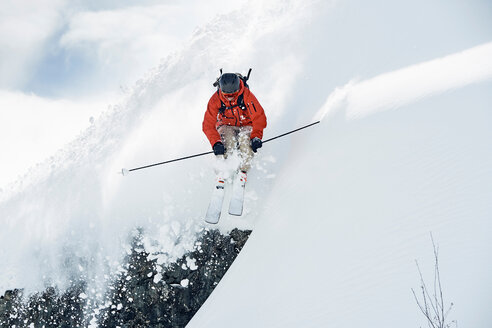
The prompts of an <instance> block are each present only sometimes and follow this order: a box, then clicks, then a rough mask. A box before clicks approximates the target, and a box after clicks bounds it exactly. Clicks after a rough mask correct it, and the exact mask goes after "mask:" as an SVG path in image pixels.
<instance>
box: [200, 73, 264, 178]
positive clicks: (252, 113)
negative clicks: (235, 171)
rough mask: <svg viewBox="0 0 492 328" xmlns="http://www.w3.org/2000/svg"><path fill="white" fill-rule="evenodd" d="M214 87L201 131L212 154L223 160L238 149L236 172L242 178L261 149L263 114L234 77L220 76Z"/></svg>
mask: <svg viewBox="0 0 492 328" xmlns="http://www.w3.org/2000/svg"><path fill="white" fill-rule="evenodd" d="M218 86H219V88H218V90H217V92H215V93H214V94H213V95H212V97H211V98H210V100H209V102H208V106H207V111H206V112H205V117H204V119H203V132H204V133H205V135H206V136H207V138H208V140H209V141H210V144H211V145H212V148H213V150H214V154H215V155H224V158H227V156H228V155H229V154H231V153H232V152H233V151H234V150H235V149H236V148H237V147H238V148H239V153H240V156H241V165H240V167H239V169H240V171H241V173H242V174H243V175H244V178H245V177H246V172H247V171H248V170H249V169H250V167H251V160H252V158H253V155H254V153H256V151H257V149H258V148H261V146H262V142H261V138H262V137H263V129H264V128H265V127H266V125H267V121H266V116H265V112H264V111H263V108H262V107H261V105H260V103H259V102H258V100H257V99H256V97H255V96H254V95H253V93H252V92H251V91H250V90H249V88H248V86H247V85H245V83H244V82H243V80H242V79H241V78H239V76H238V75H237V74H235V73H225V74H222V75H221V76H220V78H219V80H218Z"/></svg>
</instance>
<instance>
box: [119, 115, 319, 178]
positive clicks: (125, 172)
mask: <svg viewBox="0 0 492 328" xmlns="http://www.w3.org/2000/svg"><path fill="white" fill-rule="evenodd" d="M319 122H321V121H316V122H313V123H311V124H308V125H304V126H301V127H300V128H297V129H295V130H292V131H289V132H286V133H283V134H280V135H278V136H276V137H273V138H270V139H267V140H265V141H263V143H266V142H269V141H272V140H275V139H278V138H281V137H284V136H286V135H288V134H291V133H294V132H297V131H299V130H302V129H306V128H309V127H311V126H313V125H315V124H318V123H319ZM212 153H213V150H211V151H207V152H205V153H200V154H195V155H190V156H185V157H181V158H176V159H172V160H169V161H165V162H160V163H154V164H149V165H145V166H140V167H135V168H133V169H129V170H127V169H121V174H123V175H127V174H129V173H130V172H132V171H137V170H142V169H147V168H149V167H153V166H157V165H163V164H168V163H172V162H177V161H182V160H185V159H189V158H193V157H198V156H203V155H208V154H212Z"/></svg>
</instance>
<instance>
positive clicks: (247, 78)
mask: <svg viewBox="0 0 492 328" xmlns="http://www.w3.org/2000/svg"><path fill="white" fill-rule="evenodd" d="M251 70H252V68H250V69H249V71H248V75H246V81H248V80H249V75H250V74H251Z"/></svg>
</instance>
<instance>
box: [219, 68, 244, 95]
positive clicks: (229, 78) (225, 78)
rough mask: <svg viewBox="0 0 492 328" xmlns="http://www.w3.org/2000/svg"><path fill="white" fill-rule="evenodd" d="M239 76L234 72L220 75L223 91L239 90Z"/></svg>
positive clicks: (220, 84)
mask: <svg viewBox="0 0 492 328" xmlns="http://www.w3.org/2000/svg"><path fill="white" fill-rule="evenodd" d="M239 87H240V82H239V77H238V76H237V75H236V74H234V73H225V74H222V75H221V76H220V79H219V88H220V90H221V91H222V92H223V93H235V92H238V91H239Z"/></svg>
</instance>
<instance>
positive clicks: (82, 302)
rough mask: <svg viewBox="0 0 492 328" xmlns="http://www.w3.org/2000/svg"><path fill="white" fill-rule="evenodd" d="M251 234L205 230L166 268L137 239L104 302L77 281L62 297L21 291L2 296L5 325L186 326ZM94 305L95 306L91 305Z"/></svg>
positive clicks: (0, 312)
mask: <svg viewBox="0 0 492 328" xmlns="http://www.w3.org/2000/svg"><path fill="white" fill-rule="evenodd" d="M250 232H251V231H241V230H237V229H235V230H233V231H232V232H231V233H230V234H229V235H222V234H220V233H219V232H218V231H217V230H206V231H204V232H203V234H202V235H201V237H200V238H198V240H197V242H196V243H195V248H194V250H193V251H192V252H190V253H188V254H185V255H184V256H183V257H181V258H180V259H178V261H176V262H175V263H172V264H170V265H168V266H167V267H165V268H161V267H160V266H159V265H158V264H157V263H156V260H151V257H149V254H148V253H147V252H145V250H143V247H142V245H141V243H140V240H139V238H136V239H135V241H134V244H133V247H132V251H131V254H129V255H128V258H127V262H128V263H127V270H125V271H124V272H123V273H121V274H119V275H118V277H117V279H116V280H115V281H114V283H113V284H112V286H110V288H109V290H110V292H109V293H108V294H107V295H106V296H105V297H104V300H102V301H99V303H97V304H96V303H95V301H94V300H92V301H91V299H90V298H88V297H87V296H86V291H85V284H84V283H78V284H76V285H75V286H73V287H71V288H70V289H68V290H66V291H64V292H63V293H60V292H58V291H57V290H56V289H55V288H48V289H46V290H45V291H44V292H42V293H38V294H35V295H31V296H30V297H28V299H27V300H23V298H22V290H14V291H7V292H6V293H5V295H4V296H2V297H1V298H0V327H13V326H15V327H29V326H31V327H43V326H44V327H88V326H89V325H91V324H93V325H95V324H96V323H97V324H98V326H99V327H134V328H135V327H166V328H167V327H185V326H186V324H187V323H188V322H189V320H190V319H191V318H192V317H193V315H194V314H195V313H196V311H198V309H199V308H200V306H201V305H202V304H203V303H204V302H205V300H206V299H207V298H208V296H209V295H210V294H211V293H212V291H213V290H214V288H215V286H217V284H218V283H219V281H220V279H221V278H222V277H223V276H224V274H225V273H226V271H227V269H228V268H229V266H230V265H231V264H232V262H233V261H234V259H235V258H236V256H237V254H238V253H239V252H240V250H241V249H242V247H243V246H244V244H245V242H246V240H247V239H248V237H249V234H250ZM91 302H92V303H91Z"/></svg>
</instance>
